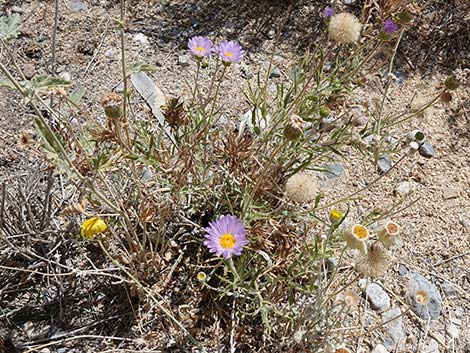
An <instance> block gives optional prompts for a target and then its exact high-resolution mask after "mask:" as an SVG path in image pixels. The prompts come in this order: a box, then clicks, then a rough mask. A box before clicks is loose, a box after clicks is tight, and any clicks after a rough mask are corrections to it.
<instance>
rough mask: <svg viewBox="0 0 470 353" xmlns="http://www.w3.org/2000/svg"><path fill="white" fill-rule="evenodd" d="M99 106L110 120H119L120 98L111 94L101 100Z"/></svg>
mask: <svg viewBox="0 0 470 353" xmlns="http://www.w3.org/2000/svg"><path fill="white" fill-rule="evenodd" d="M101 105H102V106H103V108H104V112H105V114H106V116H107V117H108V118H110V119H119V118H120V117H121V115H122V97H121V96H120V95H119V94H116V93H111V94H108V95H106V96H103V97H102V98H101Z"/></svg>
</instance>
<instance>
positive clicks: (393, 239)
mask: <svg viewBox="0 0 470 353" xmlns="http://www.w3.org/2000/svg"><path fill="white" fill-rule="evenodd" d="M377 236H378V238H379V240H380V242H382V244H383V245H384V246H385V247H386V248H387V249H388V248H390V247H392V246H400V245H402V241H401V238H400V226H399V225H398V224H397V223H395V222H393V221H390V220H386V221H385V222H383V223H382V224H381V225H379V227H378V231H377Z"/></svg>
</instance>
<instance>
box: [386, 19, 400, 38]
mask: <svg viewBox="0 0 470 353" xmlns="http://www.w3.org/2000/svg"><path fill="white" fill-rule="evenodd" d="M397 29H398V26H397V25H396V24H395V23H394V22H393V21H392V20H391V19H390V18H388V19H386V20H385V23H384V29H383V31H384V32H385V34H389V35H390V34H392V33H393V32H396V31H397Z"/></svg>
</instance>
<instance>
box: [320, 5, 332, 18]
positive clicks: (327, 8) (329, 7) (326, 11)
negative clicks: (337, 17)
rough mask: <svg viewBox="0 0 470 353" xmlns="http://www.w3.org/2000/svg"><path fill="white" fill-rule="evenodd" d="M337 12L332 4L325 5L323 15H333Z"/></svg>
mask: <svg viewBox="0 0 470 353" xmlns="http://www.w3.org/2000/svg"><path fill="white" fill-rule="evenodd" d="M334 14H335V9H334V8H332V7H331V6H328V7H325V9H324V10H323V11H322V15H323V17H326V18H327V17H331V16H333V15H334Z"/></svg>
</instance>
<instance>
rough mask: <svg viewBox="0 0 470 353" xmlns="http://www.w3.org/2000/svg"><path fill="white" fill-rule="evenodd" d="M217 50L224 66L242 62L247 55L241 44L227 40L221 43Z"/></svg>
mask: <svg viewBox="0 0 470 353" xmlns="http://www.w3.org/2000/svg"><path fill="white" fill-rule="evenodd" d="M216 50H217V53H218V54H219V57H220V59H221V60H222V62H223V63H224V65H230V64H232V63H238V62H240V61H241V60H242V59H243V55H244V54H245V51H244V50H243V49H242V47H241V46H240V44H238V43H237V42H232V41H230V42H229V41H226V40H225V41H223V42H222V43H220V44H219V45H218V47H217V49H216Z"/></svg>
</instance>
